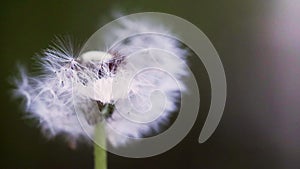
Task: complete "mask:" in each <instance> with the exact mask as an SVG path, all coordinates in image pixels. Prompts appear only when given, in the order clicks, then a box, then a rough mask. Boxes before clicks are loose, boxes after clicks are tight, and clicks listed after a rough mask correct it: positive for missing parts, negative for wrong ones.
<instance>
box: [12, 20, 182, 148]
mask: <svg viewBox="0 0 300 169" xmlns="http://www.w3.org/2000/svg"><path fill="white" fill-rule="evenodd" d="M121 23H122V29H121V28H116V29H112V30H110V33H109V34H107V35H105V37H103V39H104V40H109V38H110V37H111V36H116V37H122V36H123V34H127V33H128V32H130V33H131V32H132V33H136V34H138V33H143V32H153V31H154V30H155V32H159V33H160V34H159V35H158V34H151V33H149V34H141V35H138V36H134V37H131V38H128V39H126V40H124V42H120V43H118V44H117V45H116V46H114V47H111V48H110V49H109V50H107V51H105V52H102V51H89V52H86V53H84V54H82V55H81V56H77V55H75V54H74V53H73V49H72V47H70V45H66V43H65V42H63V41H62V40H59V39H58V42H57V43H56V45H54V46H52V47H50V48H49V49H47V50H45V51H44V52H43V54H42V55H41V56H40V58H39V63H40V68H41V72H40V75H38V76H33V75H30V74H28V73H26V71H24V69H23V68H21V67H20V72H21V76H20V78H16V81H15V84H16V86H17V88H16V90H15V94H16V95H17V96H20V97H22V98H24V99H25V101H26V111H27V112H28V113H29V115H30V116H33V117H34V118H36V119H38V121H39V124H40V127H41V128H42V129H43V131H45V133H46V135H47V136H50V137H52V136H56V135H57V134H63V135H65V136H66V137H67V138H68V139H70V141H72V142H74V141H76V140H78V139H80V138H88V136H93V134H94V129H95V126H96V124H97V123H98V122H100V121H105V124H106V126H105V130H106V131H105V133H106V137H107V140H108V141H109V142H110V143H111V144H112V145H113V146H115V147H117V146H121V145H124V144H126V143H128V139H126V138H128V137H133V138H140V137H143V136H144V135H147V134H148V133H149V132H153V131H156V132H159V131H160V126H161V125H162V124H163V123H167V122H168V120H169V116H170V114H171V113H172V112H174V111H176V109H177V106H176V102H177V101H178V99H179V98H180V92H182V90H185V88H184V84H183V83H182V81H181V77H182V76H184V75H186V73H187V70H186V65H185V57H186V55H187V51H186V49H184V48H183V47H181V46H180V43H179V42H178V41H177V40H174V39H172V38H170V37H166V36H163V35H164V34H165V33H169V30H168V29H167V28H164V27H162V26H157V25H153V24H151V23H147V22H146V21H130V20H123V21H122V22H121ZM163 51H164V52H163ZM168 53H169V54H168ZM174 56H176V57H174ZM179 86H180V87H179ZM155 91H160V92H161V93H163V94H164V96H163V97H161V95H159V94H158V95H155V94H153V92H154V93H155ZM153 97H154V99H153ZM162 103H163V104H162ZM104 109H105V110H106V111H105V113H103V112H104V111H102V110H104ZM116 133H119V134H116ZM120 135H122V137H121V136H120Z"/></svg>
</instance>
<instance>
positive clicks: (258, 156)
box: [0, 0, 300, 169]
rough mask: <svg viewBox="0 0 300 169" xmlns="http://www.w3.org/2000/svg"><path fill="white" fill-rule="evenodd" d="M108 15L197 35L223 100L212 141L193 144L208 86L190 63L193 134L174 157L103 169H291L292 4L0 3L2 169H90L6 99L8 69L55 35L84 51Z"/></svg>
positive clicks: (299, 4)
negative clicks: (203, 39)
mask: <svg viewBox="0 0 300 169" xmlns="http://www.w3.org/2000/svg"><path fill="white" fill-rule="evenodd" d="M112 10H121V11H123V12H124V13H126V14H130V13H134V12H145V11H153V12H165V13H170V14H174V15H177V16H179V17H182V18H184V19H186V20H188V21H190V22H191V23H193V24H195V25H196V26H197V27H199V28H200V29H201V30H202V31H203V32H204V33H205V34H206V35H207V36H208V37H209V39H210V40H211V41H212V43H213V45H214V46H215V48H216V50H217V51H218V53H219V55H220V57H221V60H222V62H223V65H224V68H225V72H226V76H227V83H228V98H227V103H226V107H225V112H224V114H223V118H222V120H221V122H220V124H219V127H218V128H217V130H216V132H215V133H214V135H213V136H212V137H211V138H210V139H209V140H208V141H207V142H205V143H204V144H199V143H198V142H197V140H198V137H199V133H200V131H201V128H202V126H203V124H204V121H205V119H206V115H207V112H208V109H209V103H210V84H209V81H208V76H207V73H206V71H205V68H204V67H203V65H202V64H201V62H200V61H198V60H197V57H196V56H190V57H189V62H190V63H191V68H192V70H193V72H194V73H195V75H196V77H197V80H198V83H199V87H200V93H201V107H200V112H199V115H198V119H197V121H196V124H195V125H194V127H193V128H192V130H191V131H190V133H189V134H188V135H187V136H186V138H185V139H184V140H183V141H182V142H181V143H180V144H178V145H177V146H176V147H175V148H173V149H172V150H170V151H168V152H166V153H164V154H161V155H158V156H155V157H150V158H142V159H130V158H124V157H120V156H116V155H113V154H109V155H108V163H109V168H110V169H137V168H143V169H154V168H155V169H253V168H255V169H299V168H300V104H299V103H300V19H299V18H300V12H299V11H300V1H299V0H270V1H259V0H248V1H240V0H227V1H217V0H199V1H192V0H184V1H183V0H181V1H179V0H164V1H159V0H151V1H146V2H145V1H141V0H137V1H115V0H87V1H80V0H72V1H71V0H59V1H58V0H51V1H50V0H48V1H37V0H9V1H8V0H6V1H2V2H1V6H0V13H1V15H0V17H1V27H0V30H1V46H0V55H1V59H2V60H1V62H0V64H1V66H0V68H1V71H0V74H1V83H0V89H1V98H0V99H1V102H0V103H1V109H0V110H1V116H0V117H1V118H0V136H1V139H0V153H1V154H0V155H1V158H0V168H3V169H19V168H30V169H41V168H45V169H50V168H51V169H92V168H93V150H92V148H91V147H88V146H86V145H84V144H82V145H79V146H78V147H77V149H75V150H73V149H71V148H69V147H68V146H67V144H66V143H65V142H64V141H63V139H62V138H59V137H58V138H55V139H51V140H48V139H46V138H45V137H44V136H43V135H42V133H41V132H40V129H38V128H37V127H35V124H34V123H33V122H32V121H31V120H28V119H26V118H25V117H24V111H23V110H22V109H21V107H20V102H19V101H15V100H13V99H11V93H10V90H11V88H12V86H11V85H10V84H9V83H8V80H9V77H11V76H14V75H15V74H16V70H17V69H16V63H17V62H21V63H26V64H27V65H30V63H32V59H31V57H32V56H33V55H35V54H36V53H38V52H40V51H41V49H44V48H46V47H47V46H48V44H49V43H50V42H51V41H52V40H53V39H54V36H55V35H65V34H68V35H71V36H72V37H74V38H75V39H78V40H79V41H82V42H84V41H85V40H87V38H88V37H89V36H90V35H91V34H93V33H94V32H95V31H96V30H97V29H98V28H100V27H101V25H104V24H105V23H106V22H108V21H110V20H111V19H112V18H111V17H110V16H111V12H112Z"/></svg>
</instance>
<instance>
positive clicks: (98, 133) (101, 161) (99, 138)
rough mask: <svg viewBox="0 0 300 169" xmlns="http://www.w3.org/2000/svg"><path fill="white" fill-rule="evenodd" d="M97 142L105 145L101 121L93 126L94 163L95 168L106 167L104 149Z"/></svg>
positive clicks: (104, 168)
mask: <svg viewBox="0 0 300 169" xmlns="http://www.w3.org/2000/svg"><path fill="white" fill-rule="evenodd" d="M98 144H100V145H103V146H106V139H105V130H104V127H103V123H102V122H100V123H98V124H97V126H96V128H95V143H94V160H95V161H94V163H95V169H107V156H106V150H105V149H104V147H103V148H102V147H100V146H99V145H98Z"/></svg>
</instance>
